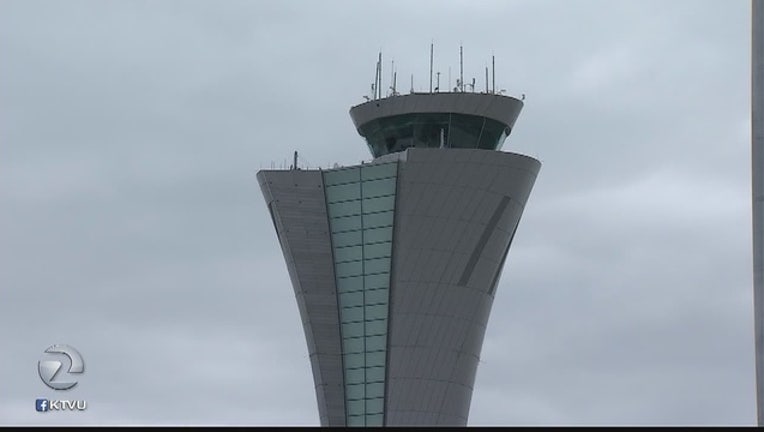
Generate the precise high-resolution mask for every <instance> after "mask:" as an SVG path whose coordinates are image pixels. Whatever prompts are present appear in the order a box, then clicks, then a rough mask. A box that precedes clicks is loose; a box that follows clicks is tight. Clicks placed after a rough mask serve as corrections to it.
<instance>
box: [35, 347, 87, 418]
mask: <svg viewBox="0 0 764 432" xmlns="http://www.w3.org/2000/svg"><path fill="white" fill-rule="evenodd" d="M45 352H46V353H47V354H61V355H64V356H66V358H68V359H69V369H68V370H67V371H66V372H67V374H68V375H67V379H61V377H59V372H60V371H61V368H62V366H63V365H64V364H63V363H62V362H60V361H58V360H40V361H38V362H37V372H38V373H39V374H40V379H41V380H42V382H43V383H45V385H46V386H48V387H50V388H52V389H53V390H69V389H71V388H72V387H74V386H76V385H77V380H73V379H72V374H82V373H83V372H85V362H84V361H83V360H82V355H80V353H79V352H78V351H77V350H76V349H74V347H71V346H69V345H63V344H56V345H51V346H49V347H48V349H46V350H45ZM34 407H35V410H37V412H49V411H84V410H85V409H86V408H87V402H85V401H84V400H56V399H54V400H50V399H45V398H37V399H36V400H35V402H34Z"/></svg>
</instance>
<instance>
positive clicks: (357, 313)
mask: <svg viewBox="0 0 764 432" xmlns="http://www.w3.org/2000/svg"><path fill="white" fill-rule="evenodd" d="M363 315H364V308H363V306H361V307H351V308H340V320H341V321H342V322H344V323H349V322H355V321H363Z"/></svg>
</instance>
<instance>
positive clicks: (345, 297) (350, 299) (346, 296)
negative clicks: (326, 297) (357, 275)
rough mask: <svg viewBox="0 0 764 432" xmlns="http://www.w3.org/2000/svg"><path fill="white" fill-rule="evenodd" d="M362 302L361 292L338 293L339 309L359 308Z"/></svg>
mask: <svg viewBox="0 0 764 432" xmlns="http://www.w3.org/2000/svg"><path fill="white" fill-rule="evenodd" d="M363 300H364V295H363V291H354V292H348V293H340V307H351V306H361V305H363Z"/></svg>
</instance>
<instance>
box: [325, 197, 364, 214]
mask: <svg viewBox="0 0 764 432" xmlns="http://www.w3.org/2000/svg"><path fill="white" fill-rule="evenodd" d="M327 206H328V207H327V208H328V211H329V217H331V218H336V217H342V216H350V215H357V214H361V201H360V200H356V201H344V202H336V203H332V204H327Z"/></svg>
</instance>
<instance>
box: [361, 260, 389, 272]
mask: <svg viewBox="0 0 764 432" xmlns="http://www.w3.org/2000/svg"><path fill="white" fill-rule="evenodd" d="M388 271H390V258H375V259H369V260H365V261H364V273H366V274H374V273H382V272H388Z"/></svg>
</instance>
